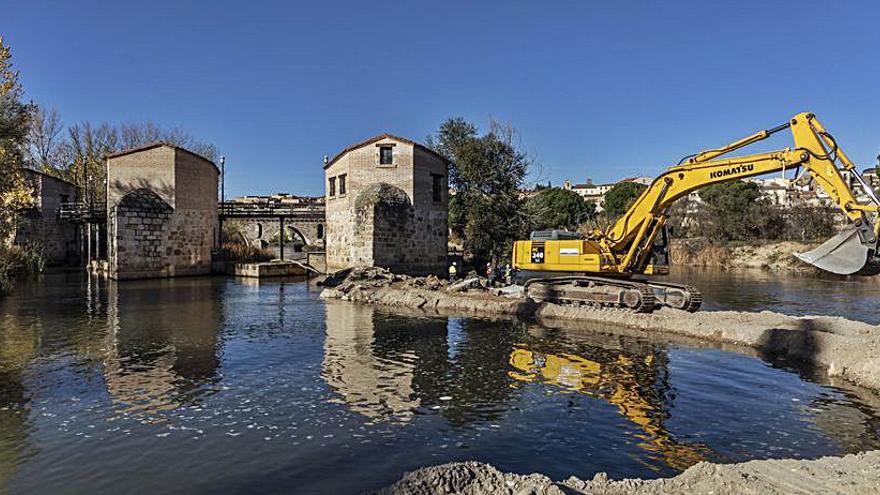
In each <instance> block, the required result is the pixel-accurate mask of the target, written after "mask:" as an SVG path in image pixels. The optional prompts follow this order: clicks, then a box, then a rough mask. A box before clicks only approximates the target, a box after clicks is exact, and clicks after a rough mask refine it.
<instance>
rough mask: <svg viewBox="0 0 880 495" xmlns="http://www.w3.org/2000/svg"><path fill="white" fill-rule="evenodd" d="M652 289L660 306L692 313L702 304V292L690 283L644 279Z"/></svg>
mask: <svg viewBox="0 0 880 495" xmlns="http://www.w3.org/2000/svg"><path fill="white" fill-rule="evenodd" d="M645 283H646V284H648V286H650V287H651V289H653V290H654V297H655V298H656V299H657V304H658V305H660V306H669V307H670V308H675V309H680V310H683V311H687V312H688V313H694V312H696V311H697V310H699V309H700V306H702V305H703V293H702V292H700V290H699V289H697V288H696V287H694V286H692V285H684V284H671V283H667V282H655V281H653V280H649V281H645Z"/></svg>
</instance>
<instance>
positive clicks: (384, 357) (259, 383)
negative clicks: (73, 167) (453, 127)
mask: <svg viewBox="0 0 880 495" xmlns="http://www.w3.org/2000/svg"><path fill="white" fill-rule="evenodd" d="M598 330H601V328H600V329H598ZM783 366H784V364H777V367H772V366H770V365H769V364H768V363H765V362H761V361H759V360H758V359H755V358H753V357H747V356H742V355H738V354H732V353H727V352H722V351H720V350H717V349H707V348H689V347H686V346H670V345H666V344H657V343H654V342H653V341H650V340H648V339H646V338H642V337H641V336H638V335H636V336H635V337H620V336H610V335H607V334H604V333H601V332H599V331H596V332H587V331H580V330H573V331H563V330H549V329H542V328H540V327H536V326H533V325H530V324H528V323H524V322H514V321H487V320H479V319H472V318H454V317H450V318H446V317H438V316H426V315H424V314H420V313H400V312H389V311H385V310H380V309H378V308H375V307H371V306H362V305H356V304H352V303H348V302H344V301H324V300H322V299H320V298H319V297H318V294H317V292H316V291H315V290H313V289H311V288H309V287H308V286H306V285H304V284H296V283H281V284H277V283H276V284H267V283H261V284H258V285H244V284H243V283H242V282H241V281H239V280H235V279H222V278H213V279H209V278H204V279H201V278H192V279H178V280H173V281H158V280H157V281H145V282H127V283H120V284H114V283H112V282H111V283H109V284H105V283H103V282H101V281H91V282H89V281H87V280H86V279H83V278H81V277H68V278H65V277H53V278H51V280H47V282H46V283H36V284H33V285H24V286H22V287H21V288H20V289H18V290H17V291H16V293H15V294H13V295H11V296H9V297H7V298H0V492H3V490H4V488H8V489H10V490H11V491H17V492H35V493H89V492H107V491H127V492H129V491H130V492H143V493H155V492H162V493H167V492H183V493H192V492H214V491H223V490H224V489H225V490H226V491H230V490H231V491H255V490H256V491H268V492H274V491H278V492H284V491H290V487H291V486H296V487H298V489H299V490H300V491H303V492H308V491H310V490H311V491H319V490H322V491H339V492H342V493H349V492H362V491H364V490H369V489H375V488H379V487H381V486H385V485H387V484H389V483H391V482H393V481H394V480H395V479H397V478H399V476H400V475H401V474H402V472H403V471H406V470H410V469H414V468H417V467H420V466H424V465H431V464H438V463H442V462H449V461H458V460H467V459H480V460H484V461H486V462H491V463H494V464H496V465H498V466H499V467H501V468H502V469H504V470H509V471H519V472H527V471H541V472H545V473H548V474H549V475H551V476H552V477H554V478H563V477H565V476H568V475H571V474H577V475H579V476H581V477H590V476H592V475H593V474H594V473H595V472H597V471H608V472H610V473H611V475H612V476H614V477H639V476H653V475H656V474H658V473H659V474H662V475H672V474H675V473H676V472H677V471H679V470H681V469H684V468H685V467H687V466H688V465H690V464H691V463H693V462H696V461H697V460H699V459H702V458H706V459H709V460H715V461H717V460H723V461H726V462H737V461H745V460H749V459H754V458H768V457H776V458H780V457H793V456H801V457H819V456H822V455H832V454H841V453H845V452H851V451H854V450H864V449H871V448H878V447H880V444H878V443H880V442H878V441H877V437H878V434H877V432H878V428H880V419H878V418H880V399H878V398H877V396H876V394H866V395H865V396H861V395H858V394H854V393H852V392H851V391H850V390H851V389H849V388H846V386H843V387H839V388H835V387H829V386H823V385H818V384H816V383H814V382H815V381H822V382H823V383H827V382H824V381H823V380H824V378H822V377H817V376H807V375H804V376H798V375H797V374H796V373H793V372H792V370H791V369H789V368H783ZM695 442H700V443H702V444H705V445H706V446H708V448H707V447H703V446H701V445H700V444H696V443H695ZM193 473H201V474H202V476H193ZM10 477H11V478H12V479H11V480H9V478H10ZM7 480H8V481H7ZM111 487H112V488H111ZM230 487H231V488H230Z"/></svg>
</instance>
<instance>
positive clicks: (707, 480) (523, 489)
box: [377, 451, 880, 495]
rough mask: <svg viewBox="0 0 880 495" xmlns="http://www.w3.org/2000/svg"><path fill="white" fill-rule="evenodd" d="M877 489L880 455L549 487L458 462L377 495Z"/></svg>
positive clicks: (545, 481) (701, 467)
mask: <svg viewBox="0 0 880 495" xmlns="http://www.w3.org/2000/svg"><path fill="white" fill-rule="evenodd" d="M877 486H880V451H872V452H865V453H861V454H851V455H847V456H843V457H823V458H821V459H817V460H813V461H802V460H762V461H749V462H744V463H741V464H730V465H722V464H712V463H708V462H701V463H699V464H697V465H695V466H692V467H691V468H689V469H688V470H687V471H685V472H684V473H682V474H680V475H678V476H676V477H674V478H669V479H658V480H640V479H627V480H620V481H612V480H609V479H608V477H607V475H605V473H599V474H597V475H596V476H595V477H594V478H593V479H592V480H590V481H583V480H581V479H578V478H576V477H574V476H572V477H571V478H569V479H567V480H565V481H561V482H554V481H553V480H551V479H550V478H548V477H546V476H544V475H541V474H530V475H519V474H511V473H502V472H501V471H499V470H497V469H495V468H494V467H492V466H490V465H488V464H482V463H478V462H460V463H451V464H443V465H440V466H432V467H428V468H423V469H419V470H417V471H412V472H410V473H407V474H406V475H404V476H403V478H402V479H401V480H400V481H398V482H397V483H395V484H394V485H392V486H390V487H388V488H385V489H384V490H381V491H379V492H377V493H380V494H399V495H428V494H453V493H460V494H467V495H484V494H485V495H489V494H510V495H513V494H536V495H544V494H546V495H557V494H559V495H561V494H565V493H579V494H608V495H623V494H627V495H632V494H634V495H649V494H650V495H653V494H682V495H684V494H692V493H714V494H765V495H776V494H779V495H781V494H790V493H841V494H869V493H875V492H876V488H877Z"/></svg>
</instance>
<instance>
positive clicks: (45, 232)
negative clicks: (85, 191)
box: [15, 170, 78, 265]
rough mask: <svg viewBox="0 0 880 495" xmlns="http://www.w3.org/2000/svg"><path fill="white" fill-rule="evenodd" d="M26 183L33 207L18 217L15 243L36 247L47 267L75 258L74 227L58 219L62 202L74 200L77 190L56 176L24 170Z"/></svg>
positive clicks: (75, 236) (75, 238) (75, 232)
mask: <svg viewBox="0 0 880 495" xmlns="http://www.w3.org/2000/svg"><path fill="white" fill-rule="evenodd" d="M24 176H25V181H26V183H27V185H28V187H30V188H31V189H32V190H33V197H34V201H35V204H34V207H33V208H31V209H30V210H28V211H26V212H25V213H24V214H23V215H22V218H21V222H20V223H19V225H18V229H17V230H16V234H15V243H16V244H22V245H25V244H35V245H37V246H38V247H39V249H40V250H41V251H42V253H43V257H44V259H45V261H46V264H48V265H62V264H66V263H69V262H72V261H75V260H76V259H77V256H78V250H77V228H76V226H75V225H74V224H72V223H71V222H68V221H64V220H60V219H59V218H58V209H59V208H60V207H61V203H62V202H70V201H73V200H74V198H75V196H76V187H75V186H74V185H73V184H71V183H69V182H67V181H63V180H60V179H56V178H55V177H51V176H49V175H46V174H43V173H40V172H36V171H33V170H24Z"/></svg>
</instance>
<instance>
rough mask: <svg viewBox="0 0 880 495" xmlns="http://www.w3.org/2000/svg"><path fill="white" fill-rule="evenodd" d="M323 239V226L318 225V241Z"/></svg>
mask: <svg viewBox="0 0 880 495" xmlns="http://www.w3.org/2000/svg"><path fill="white" fill-rule="evenodd" d="M323 238H324V224H322V223H319V224H318V239H323Z"/></svg>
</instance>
